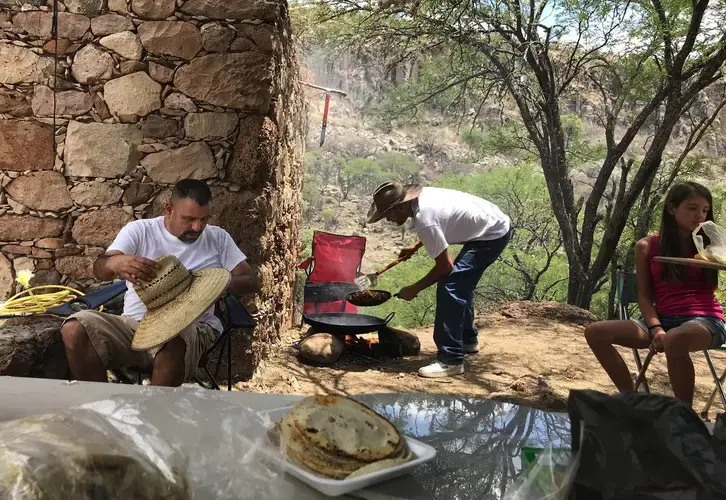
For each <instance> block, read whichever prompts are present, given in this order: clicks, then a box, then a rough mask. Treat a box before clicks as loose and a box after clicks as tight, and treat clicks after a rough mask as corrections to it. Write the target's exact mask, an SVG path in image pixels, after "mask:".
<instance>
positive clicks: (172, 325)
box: [131, 269, 232, 351]
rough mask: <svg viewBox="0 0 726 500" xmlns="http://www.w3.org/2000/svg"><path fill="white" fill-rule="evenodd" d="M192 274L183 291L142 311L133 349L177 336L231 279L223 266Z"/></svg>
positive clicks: (161, 342) (150, 345)
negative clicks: (188, 284)
mask: <svg viewBox="0 0 726 500" xmlns="http://www.w3.org/2000/svg"><path fill="white" fill-rule="evenodd" d="M192 275H193V276H194V280H193V281H192V284H191V286H190V287H189V288H188V289H187V290H186V291H184V292H182V293H180V294H179V295H177V296H176V297H174V298H173V299H172V300H171V301H169V302H168V303H166V304H164V305H163V306H161V307H158V308H156V309H151V310H149V311H146V314H144V317H143V318H142V319H141V323H139V326H138V328H137V329H136V333H135V334H134V340H133V342H132V343H131V347H132V348H133V349H134V350H137V351H145V350H147V349H153V348H154V347H158V346H160V345H163V344H165V343H167V342H169V341H170V340H171V339H173V338H174V337H176V336H177V335H179V334H180V333H181V332H183V331H184V330H185V329H186V328H188V327H189V326H191V325H192V323H194V322H195V321H196V320H198V319H199V318H200V317H201V316H202V315H203V314H204V312H205V311H206V310H207V309H209V308H210V307H211V306H212V304H214V303H215V302H216V301H217V299H218V298H219V297H220V296H221V295H222V294H223V293H224V291H225V290H226V289H227V285H229V282H230V280H231V279H232V275H231V273H230V272H229V271H228V270H226V269H203V270H201V271H195V272H193V273H192Z"/></svg>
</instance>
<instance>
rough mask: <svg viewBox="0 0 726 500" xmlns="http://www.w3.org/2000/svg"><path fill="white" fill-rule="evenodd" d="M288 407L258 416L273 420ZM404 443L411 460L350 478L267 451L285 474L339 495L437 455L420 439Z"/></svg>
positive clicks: (415, 465) (385, 479) (364, 486)
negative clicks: (320, 473)
mask: <svg viewBox="0 0 726 500" xmlns="http://www.w3.org/2000/svg"><path fill="white" fill-rule="evenodd" d="M291 409H292V406H286V407H284V408H277V409H274V410H268V411H263V412H260V416H262V417H263V418H264V417H265V416H267V417H269V418H270V420H271V421H272V422H273V423H274V422H277V421H278V420H280V419H281V418H282V416H283V415H284V414H285V413H287V412H288V411H290V410H291ZM405 437H406V436H405ZM406 442H407V443H408V447H409V449H410V450H411V453H413V456H414V459H413V460H411V461H410V462H406V463H405V464H401V465H396V466H393V467H390V468H388V469H384V470H379V471H376V472H372V473H370V474H366V475H365V476H360V477H355V478H353V479H328V478H325V477H321V476H317V475H315V474H313V473H312V472H309V471H307V470H305V469H303V468H302V467H300V466H298V465H296V464H294V463H292V462H289V461H288V460H287V459H286V458H285V457H284V456H283V455H282V454H281V453H280V452H279V450H274V451H273V452H272V453H270V454H269V456H270V458H271V459H272V460H274V461H275V462H277V463H279V464H280V465H282V467H283V468H284V469H285V471H286V472H287V473H288V474H290V475H292V476H294V477H296V478H297V479H299V480H300V481H302V482H303V483H305V484H308V485H309V486H312V487H313V488H315V489H316V490H318V491H319V492H321V493H323V494H325V495H327V496H329V497H337V496H340V495H345V494H346V493H350V492H352V491H357V490H362V489H363V488H368V487H369V486H373V485H374V484H378V483H382V482H383V481H388V480H389V479H393V478H396V477H400V476H403V475H405V474H408V473H410V472H411V471H412V470H413V469H415V468H416V467H418V466H419V465H421V464H423V463H426V462H428V461H429V460H433V458H434V457H435V456H436V450H435V449H434V448H432V447H431V446H429V445H427V444H426V443H422V442H421V441H417V440H415V439H412V438H410V437H406Z"/></svg>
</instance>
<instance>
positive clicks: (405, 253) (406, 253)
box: [398, 241, 423, 260]
mask: <svg viewBox="0 0 726 500" xmlns="http://www.w3.org/2000/svg"><path fill="white" fill-rule="evenodd" d="M422 246H423V242H422V241H417V242H416V243H414V244H413V245H411V246H410V247H406V248H402V249H401V251H400V252H399V254H398V257H399V258H401V259H403V260H408V259H410V258H411V257H413V256H414V255H415V254H416V252H418V251H419V249H420V248H421V247H422Z"/></svg>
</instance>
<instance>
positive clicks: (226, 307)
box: [111, 294, 257, 391]
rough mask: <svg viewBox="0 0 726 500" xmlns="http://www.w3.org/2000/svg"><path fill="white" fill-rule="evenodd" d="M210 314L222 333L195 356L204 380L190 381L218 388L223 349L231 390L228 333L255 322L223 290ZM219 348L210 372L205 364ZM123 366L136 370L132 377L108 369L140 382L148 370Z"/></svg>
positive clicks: (123, 379)
mask: <svg viewBox="0 0 726 500" xmlns="http://www.w3.org/2000/svg"><path fill="white" fill-rule="evenodd" d="M214 314H215V315H216V316H217V317H218V318H219V319H220V320H221V321H222V328H223V329H222V333H221V334H220V335H219V337H217V340H215V341H214V343H213V344H212V345H211V346H210V347H209V349H207V350H206V351H205V352H204V354H202V357H201V358H200V359H199V364H198V365H197V369H201V370H202V371H203V372H204V373H205V374H206V376H207V378H208V380H206V381H205V380H202V379H201V378H199V377H198V376H197V377H195V378H194V381H195V382H196V383H197V384H199V385H200V386H202V387H204V388H205V389H212V390H216V391H218V390H219V389H220V387H219V384H218V383H217V378H218V377H219V369H220V366H221V364H222V359H223V358H224V354H225V350H226V353H227V390H228V391H231V390H232V334H233V333H234V332H235V331H236V330H239V329H245V330H248V333H251V329H253V328H254V327H255V326H256V324H257V323H256V322H255V320H254V319H253V318H252V316H251V315H250V313H248V312H247V310H246V309H245V308H244V306H243V305H242V304H240V302H239V299H238V298H237V297H235V296H234V295H232V294H225V295H224V296H222V298H220V299H219V300H218V301H217V304H216V307H215V311H214ZM217 350H219V356H218V357H217V363H216V366H215V368H214V374H212V371H211V370H210V368H209V365H210V363H211V361H212V359H213V357H214V354H215V352H217ZM126 370H131V371H134V372H136V381H134V380H133V379H132V377H131V376H129V375H128V374H127V373H126V372H125V370H111V373H113V375H114V377H116V379H117V380H118V381H119V382H120V383H122V384H134V383H136V384H142V383H143V381H144V378H145V377H149V376H150V373H149V372H147V371H144V370H141V369H139V368H136V367H129V368H127V369H126Z"/></svg>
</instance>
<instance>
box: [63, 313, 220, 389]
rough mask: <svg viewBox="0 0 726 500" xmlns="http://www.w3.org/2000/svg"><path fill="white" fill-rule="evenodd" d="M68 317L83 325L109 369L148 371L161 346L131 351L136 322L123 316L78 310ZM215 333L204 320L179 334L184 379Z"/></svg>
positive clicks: (190, 375)
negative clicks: (182, 346) (182, 350)
mask: <svg viewBox="0 0 726 500" xmlns="http://www.w3.org/2000/svg"><path fill="white" fill-rule="evenodd" d="M71 320H76V321H78V322H79V323H80V324H81V325H83V328H85V330H86V333H87V334H88V338H89V339H90V341H91V345H93V348H94V349H95V350H96V352H97V353H98V356H99V357H100V358H101V362H102V363H103V365H104V366H105V367H106V368H107V369H110V370H113V369H115V368H138V369H141V370H144V371H150V370H151V369H152V368H153V367H154V357H155V356H156V354H157V353H158V352H159V351H160V350H161V349H162V347H164V346H159V347H155V348H154V349H150V350H148V351H135V350H133V349H132V348H131V341H132V340H133V338H134V332H135V331H136V328H137V327H138V326H139V322H138V321H136V320H135V319H132V318H129V317H126V316H116V315H114V314H106V313H102V312H98V311H81V312H78V313H76V314H73V315H71V316H69V317H68V318H67V319H66V321H71ZM216 335H217V334H216V332H215V330H214V329H213V328H212V327H211V326H209V325H207V324H205V323H194V324H193V325H192V326H190V327H189V328H187V329H186V330H184V331H183V332H182V333H181V334H180V336H181V338H182V339H183V340H184V343H185V344H186V347H187V348H186V354H185V355H184V374H185V376H184V380H189V379H191V378H193V377H194V376H195V375H196V373H197V365H198V364H199V359H200V358H201V357H202V354H204V353H205V352H206V350H207V349H209V348H210V347H211V346H212V344H213V343H214V340H215V338H216Z"/></svg>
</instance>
